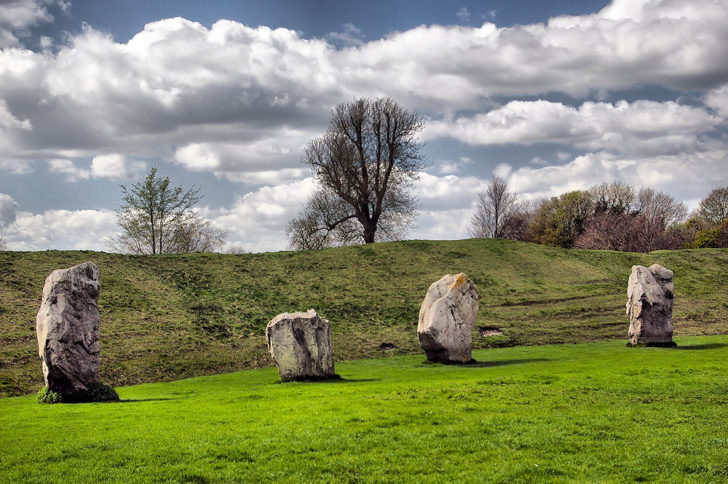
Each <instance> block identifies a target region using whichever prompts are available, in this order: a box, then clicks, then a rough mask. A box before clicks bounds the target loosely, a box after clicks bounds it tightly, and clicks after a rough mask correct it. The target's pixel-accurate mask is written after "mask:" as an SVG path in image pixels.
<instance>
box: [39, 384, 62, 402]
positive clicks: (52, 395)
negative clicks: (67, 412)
mask: <svg viewBox="0 0 728 484" xmlns="http://www.w3.org/2000/svg"><path fill="white" fill-rule="evenodd" d="M62 401H63V397H62V396H61V394H60V393H56V392H54V391H53V390H49V389H48V387H43V388H41V389H40V391H39V392H38V403H61V402H62Z"/></svg>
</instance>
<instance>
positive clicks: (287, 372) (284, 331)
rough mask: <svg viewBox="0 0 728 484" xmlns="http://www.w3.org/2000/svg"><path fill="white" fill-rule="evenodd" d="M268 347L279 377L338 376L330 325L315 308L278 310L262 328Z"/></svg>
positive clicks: (289, 379)
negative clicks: (335, 370) (294, 310)
mask: <svg viewBox="0 0 728 484" xmlns="http://www.w3.org/2000/svg"><path fill="white" fill-rule="evenodd" d="M265 337H266V340H267V342H268V351H269V352H270V354H271V356H272V357H273V361H274V362H275V364H276V366H277V367H278V374H279V375H280V376H281V380H283V381H293V380H304V381H306V380H326V379H331V378H338V376H337V375H336V373H335V372H334V356H333V354H332V352H331V325H330V324H329V322H328V321H327V320H325V319H323V318H321V317H320V316H319V315H318V314H316V311H314V310H313V309H309V310H308V312H305V313H283V314H279V315H278V316H276V317H275V318H273V320H271V322H270V323H268V326H267V327H266V328H265Z"/></svg>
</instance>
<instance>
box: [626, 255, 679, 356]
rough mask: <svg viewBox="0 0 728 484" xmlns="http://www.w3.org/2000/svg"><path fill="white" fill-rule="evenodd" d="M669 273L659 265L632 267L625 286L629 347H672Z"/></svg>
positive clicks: (671, 290) (672, 295)
mask: <svg viewBox="0 0 728 484" xmlns="http://www.w3.org/2000/svg"><path fill="white" fill-rule="evenodd" d="M674 294H675V284H674V283H673V282H672V271H671V270H669V269H665V268H664V267H662V266H661V265H658V264H653V265H651V266H650V267H649V269H648V268H647V267H644V266H632V273H631V274H630V276H629V283H628V285H627V314H628V315H629V321H630V323H629V343H628V344H629V345H632V346H637V345H646V346H675V343H673V341H672V306H673V301H674V297H675V296H674Z"/></svg>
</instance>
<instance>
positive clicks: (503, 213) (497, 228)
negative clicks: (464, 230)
mask: <svg viewBox="0 0 728 484" xmlns="http://www.w3.org/2000/svg"><path fill="white" fill-rule="evenodd" d="M515 208H516V195H515V194H513V193H510V192H509V191H508V183H506V181H505V180H504V179H503V178H501V177H499V176H495V175H494V176H493V177H492V178H491V179H490V183H488V187H487V188H486V189H485V190H483V191H482V192H480V193H478V200H477V201H476V204H475V211H474V212H473V216H472V218H471V219H470V228H469V229H468V232H469V233H470V235H471V236H473V237H478V238H483V239H500V238H503V237H504V235H505V231H506V227H507V226H508V222H509V218H510V217H511V215H512V214H513V213H514V209H515Z"/></svg>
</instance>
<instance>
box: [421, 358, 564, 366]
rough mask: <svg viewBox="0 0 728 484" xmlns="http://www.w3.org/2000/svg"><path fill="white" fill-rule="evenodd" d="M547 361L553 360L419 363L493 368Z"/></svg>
mask: <svg viewBox="0 0 728 484" xmlns="http://www.w3.org/2000/svg"><path fill="white" fill-rule="evenodd" d="M546 361H553V360H552V359H549V358H524V359H520V360H496V361H477V360H473V361H471V362H469V363H455V362H447V363H440V362H435V361H429V360H425V362H424V363H422V364H421V365H418V366H419V367H420V368H423V367H428V366H430V365H446V366H457V367H460V368H491V367H495V366H507V365H520V364H524V363H543V362H546Z"/></svg>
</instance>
